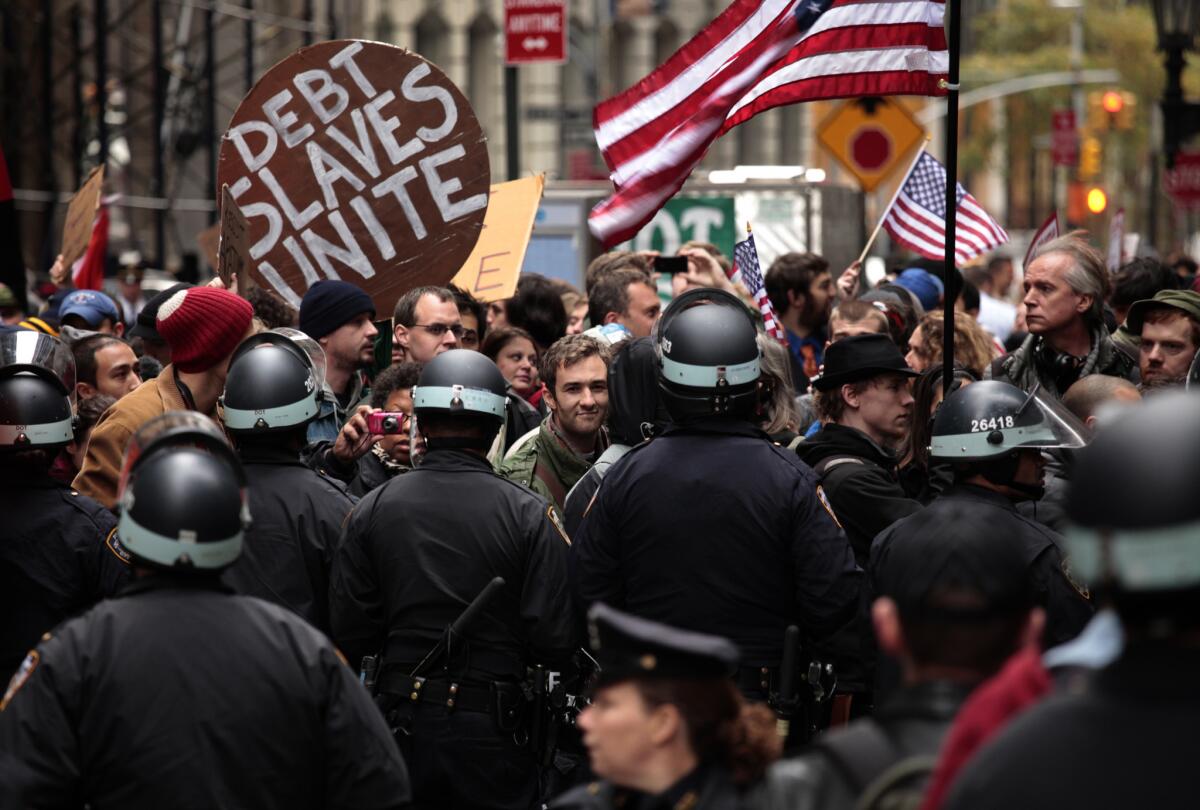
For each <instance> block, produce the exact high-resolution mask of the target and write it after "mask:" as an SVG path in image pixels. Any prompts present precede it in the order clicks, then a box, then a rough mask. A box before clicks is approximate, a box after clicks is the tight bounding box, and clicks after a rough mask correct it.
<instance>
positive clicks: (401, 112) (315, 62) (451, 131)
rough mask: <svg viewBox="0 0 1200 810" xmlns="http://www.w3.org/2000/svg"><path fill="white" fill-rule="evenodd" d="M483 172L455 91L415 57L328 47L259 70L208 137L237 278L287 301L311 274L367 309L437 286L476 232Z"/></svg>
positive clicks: (473, 129) (486, 172)
mask: <svg viewBox="0 0 1200 810" xmlns="http://www.w3.org/2000/svg"><path fill="white" fill-rule="evenodd" d="M490 182H491V168H490V166H489V164H488V154H487V144H486V142H485V139H484V135H483V131H482V130H481V129H480V127H479V122H478V121H477V120H476V119H475V115H474V113H473V112H472V111H471V107H470V105H469V104H468V103H467V99H466V97H464V96H463V94H462V93H461V92H460V91H459V89H458V88H457V87H455V86H454V84H453V83H451V82H450V80H449V79H447V78H446V76H445V75H444V74H443V73H442V72H441V71H440V70H438V69H437V68H436V67H434V66H433V65H431V64H430V63H429V62H427V61H425V60H424V59H422V58H421V57H420V56H418V55H417V54H415V53H411V52H409V51H406V50H404V49H402V48H397V47H394V46H391V45H384V44H382V43H378V42H363V41H358V40H335V41H332V42H322V43H319V44H317V45H312V46H310V47H307V48H302V49H300V50H299V51H297V52H296V53H294V54H292V55H291V56H289V57H288V58H287V59H285V60H283V61H282V62H280V63H279V64H277V65H276V66H275V67H273V68H271V69H270V70H269V71H267V73H266V75H264V76H263V77H262V78H261V79H260V80H259V81H258V83H257V84H256V85H255V86H254V88H253V89H252V90H251V91H250V93H249V94H248V95H247V96H246V98H245V99H243V100H242V103H241V105H240V106H239V107H238V110H237V113H235V114H234V117H233V121H232V122H231V124H230V127H229V131H228V132H226V133H225V136H224V138H223V140H222V143H221V155H220V161H219V169H218V184H219V185H218V187H220V186H221V185H225V184H228V186H229V190H230V192H231V194H232V195H233V198H234V199H235V200H237V203H238V205H239V206H240V207H241V209H242V212H243V213H244V214H245V215H246V218H247V220H248V222H249V234H250V235H249V240H250V248H249V257H250V269H251V272H250V275H251V276H253V277H254V278H255V279H256V280H257V281H258V282H259V283H260V284H263V285H264V286H267V287H269V288H270V289H273V290H275V291H276V292H277V293H279V295H280V296H281V297H283V299H284V300H285V301H287V302H288V303H289V304H291V305H292V306H294V307H299V306H300V299H301V298H302V297H303V295H304V292H305V291H306V290H307V289H308V288H309V287H310V286H312V285H313V284H315V283H316V282H317V281H319V280H320V279H322V278H342V279H344V280H346V281H350V282H352V283H354V284H357V285H358V286H360V287H362V288H363V289H364V290H366V292H367V293H368V294H369V295H370V296H371V297H372V299H373V300H374V302H375V308H376V311H377V312H380V313H384V312H390V311H391V310H392V307H393V305H394V304H395V302H396V300H397V299H398V298H399V297H400V296H401V295H402V294H403V293H404V292H405V291H406V290H409V289H412V288H413V287H416V286H419V285H422V284H445V283H446V282H448V281H449V280H450V279H451V278H452V277H453V276H454V274H455V273H456V272H457V271H458V269H459V268H460V267H462V264H463V261H464V260H465V259H466V257H467V256H468V255H469V254H470V252H471V249H472V248H473V247H474V246H475V241H476V239H478V237H479V231H480V229H481V228H482V226H483V217H484V213H485V211H486V210H487V196H488V186H489V184H490Z"/></svg>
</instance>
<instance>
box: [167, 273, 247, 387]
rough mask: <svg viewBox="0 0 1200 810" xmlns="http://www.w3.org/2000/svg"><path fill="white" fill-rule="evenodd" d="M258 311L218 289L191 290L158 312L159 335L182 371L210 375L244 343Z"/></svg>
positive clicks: (173, 298)
mask: <svg viewBox="0 0 1200 810" xmlns="http://www.w3.org/2000/svg"><path fill="white" fill-rule="evenodd" d="M253 317H254V308H253V307H251V306H250V303H249V302H248V301H246V299H244V298H239V297H238V296H236V295H234V294H233V293H231V292H229V291H228V290H219V289H217V288H216V287H190V288H188V289H186V290H180V291H179V292H177V293H175V294H174V295H172V296H171V297H170V298H168V299H167V300H166V301H163V303H162V306H160V307H159V308H158V319H157V322H156V324H157V327H158V333H159V334H160V335H162V337H163V340H165V341H166V342H167V346H169V347H170V349H171V363H172V364H173V365H174V366H175V367H176V368H177V369H179V370H180V371H186V372H189V373H196V372H200V371H207V370H208V369H210V368H212V367H213V366H215V365H216V364H217V363H219V362H221V361H222V360H224V359H225V358H226V357H228V356H229V355H230V354H232V353H233V350H234V349H236V348H237V345H238V344H239V343H241V342H242V338H243V337H245V335H246V330H248V329H249V328H250V321H251V319H252V318H253Z"/></svg>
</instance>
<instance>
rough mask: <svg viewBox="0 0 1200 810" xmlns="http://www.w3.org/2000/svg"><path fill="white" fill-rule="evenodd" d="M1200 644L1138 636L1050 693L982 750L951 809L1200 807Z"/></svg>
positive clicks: (960, 781)
mask: <svg viewBox="0 0 1200 810" xmlns="http://www.w3.org/2000/svg"><path fill="white" fill-rule="evenodd" d="M1197 681H1200V650H1197V649H1196V647H1195V646H1191V645H1189V646H1184V645H1179V646H1169V645H1166V644H1158V643H1153V644H1151V643H1133V644H1131V645H1130V646H1129V647H1128V648H1127V649H1126V650H1125V652H1124V653H1122V655H1121V657H1120V658H1119V659H1117V660H1116V661H1115V662H1113V663H1112V664H1111V665H1109V666H1108V667H1107V668H1106V669H1104V670H1102V671H1101V672H1100V673H1099V674H1098V675H1097V676H1096V678H1095V679H1094V680H1093V681H1092V682H1091V683H1090V685H1089V686H1088V687H1087V688H1086V689H1083V690H1080V689H1079V688H1076V689H1074V690H1072V691H1071V692H1070V693H1060V694H1057V695H1053V696H1051V697H1048V698H1046V699H1045V700H1044V701H1042V702H1041V703H1039V704H1038V705H1036V706H1034V707H1032V708H1031V709H1029V710H1028V711H1026V712H1024V713H1023V714H1021V715H1020V716H1019V717H1017V718H1015V719H1014V720H1013V721H1012V723H1011V724H1010V725H1008V726H1006V727H1005V728H1004V729H1003V730H1001V731H1000V733H999V734H998V735H997V736H996V738H995V739H994V740H992V741H991V742H989V743H988V744H987V745H986V746H984V747H983V748H981V749H980V750H979V751H978V752H977V753H975V754H974V755H973V756H972V758H971V759H970V761H969V762H968V763H967V765H966V767H965V768H964V770H963V771H962V773H961V774H960V775H959V776H958V777H957V778H956V779H955V781H954V783H953V785H952V786H951V788H950V792H949V793H948V794H947V796H946V800H945V801H944V802H943V803H942V807H943V808H944V809H945V810H967V808H969V809H970V810H992V809H993V808H995V810H1001V808H1003V810H1010V808H1016V807H1020V808H1022V810H1041V809H1042V808H1046V809H1047V810H1049V808H1063V807H1086V808H1089V810H1110V808H1111V809H1112V810H1128V808H1131V807H1147V808H1149V807H1153V808H1167V809H1169V808H1180V809H1181V810H1182V808H1192V807H1195V806H1196V727H1197V725H1200V692H1197V690H1196V683H1197Z"/></svg>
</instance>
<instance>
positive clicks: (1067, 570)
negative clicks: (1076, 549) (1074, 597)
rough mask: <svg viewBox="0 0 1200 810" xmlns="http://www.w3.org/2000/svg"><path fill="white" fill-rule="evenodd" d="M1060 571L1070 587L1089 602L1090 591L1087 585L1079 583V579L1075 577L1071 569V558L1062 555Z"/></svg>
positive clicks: (1090, 599) (1090, 597)
mask: <svg viewBox="0 0 1200 810" xmlns="http://www.w3.org/2000/svg"><path fill="white" fill-rule="evenodd" d="M1062 572H1063V576H1064V577H1066V578H1067V582H1070V583H1071V587H1072V588H1074V589H1075V592H1076V593H1078V594H1079V595H1080V596H1082V597H1083V598H1084V599H1086V600H1088V601H1089V602H1090V601H1092V592H1091V590H1090V589H1089V588H1088V586H1086V585H1083V584H1081V583H1080V582H1079V580H1077V579H1075V574H1074V573H1072V571H1071V560H1070V558H1069V557H1063V560H1062Z"/></svg>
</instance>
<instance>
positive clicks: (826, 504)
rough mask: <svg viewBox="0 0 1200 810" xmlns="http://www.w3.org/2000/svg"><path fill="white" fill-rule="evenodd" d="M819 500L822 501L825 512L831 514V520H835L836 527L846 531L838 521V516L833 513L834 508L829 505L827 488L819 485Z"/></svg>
mask: <svg viewBox="0 0 1200 810" xmlns="http://www.w3.org/2000/svg"><path fill="white" fill-rule="evenodd" d="M817 499H818V500H820V501H821V506H824V507H825V511H826V512H828V513H829V516H830V517H831V518H833V522H834V525H836V526H837V527H838V528H839V529H845V527H844V526H843V525H842V522H841V521H840V520H838V517H837V515H835V514H834V513H833V506H832V504H830V503H829V498H827V497H826V496H825V487H823V486H821V485H820V484H817Z"/></svg>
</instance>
